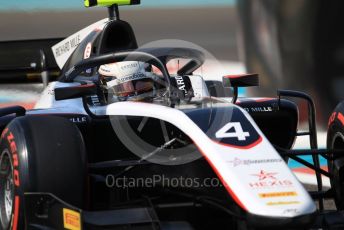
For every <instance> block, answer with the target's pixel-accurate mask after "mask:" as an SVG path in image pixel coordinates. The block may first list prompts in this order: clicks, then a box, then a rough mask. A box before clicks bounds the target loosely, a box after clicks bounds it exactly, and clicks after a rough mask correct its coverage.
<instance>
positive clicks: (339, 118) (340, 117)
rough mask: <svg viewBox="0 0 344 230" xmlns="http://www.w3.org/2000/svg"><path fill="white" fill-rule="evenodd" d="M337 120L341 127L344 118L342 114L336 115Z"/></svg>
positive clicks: (343, 123)
mask: <svg viewBox="0 0 344 230" xmlns="http://www.w3.org/2000/svg"><path fill="white" fill-rule="evenodd" d="M338 120H339V121H340V122H341V123H342V125H343V126H344V116H343V114H342V113H338Z"/></svg>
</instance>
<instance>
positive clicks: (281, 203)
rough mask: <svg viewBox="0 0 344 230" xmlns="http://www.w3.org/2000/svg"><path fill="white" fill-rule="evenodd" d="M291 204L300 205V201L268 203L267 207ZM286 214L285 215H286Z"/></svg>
mask: <svg viewBox="0 0 344 230" xmlns="http://www.w3.org/2000/svg"><path fill="white" fill-rule="evenodd" d="M291 204H300V201H276V202H268V203H266V205H268V206H278V205H291ZM286 213H291V212H289V211H288V212H286ZM286 213H284V214H286Z"/></svg>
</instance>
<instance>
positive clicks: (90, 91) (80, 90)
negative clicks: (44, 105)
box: [55, 84, 97, 101]
mask: <svg viewBox="0 0 344 230" xmlns="http://www.w3.org/2000/svg"><path fill="white" fill-rule="evenodd" d="M95 94H97V87H96V85H95V84H88V85H78V86H72V87H63V88H56V89H55V100H56V101H61V100H67V99H74V98H81V97H85V96H92V95H95Z"/></svg>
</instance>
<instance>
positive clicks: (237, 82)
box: [222, 74, 259, 104]
mask: <svg viewBox="0 0 344 230" xmlns="http://www.w3.org/2000/svg"><path fill="white" fill-rule="evenodd" d="M222 84H223V87H225V88H230V87H233V89H234V92H233V94H234V95H233V99H232V103H233V104H235V103H236V101H237V100H238V95H239V90H238V88H239V87H252V86H259V75H258V74H240V75H227V76H224V77H223V78H222Z"/></svg>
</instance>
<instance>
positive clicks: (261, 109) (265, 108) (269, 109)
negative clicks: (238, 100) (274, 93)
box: [244, 106, 273, 113]
mask: <svg viewBox="0 0 344 230" xmlns="http://www.w3.org/2000/svg"><path fill="white" fill-rule="evenodd" d="M244 109H245V110H246V111H247V112H256V113H257V112H272V111H273V108H272V107H270V106H263V107H252V108H244Z"/></svg>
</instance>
